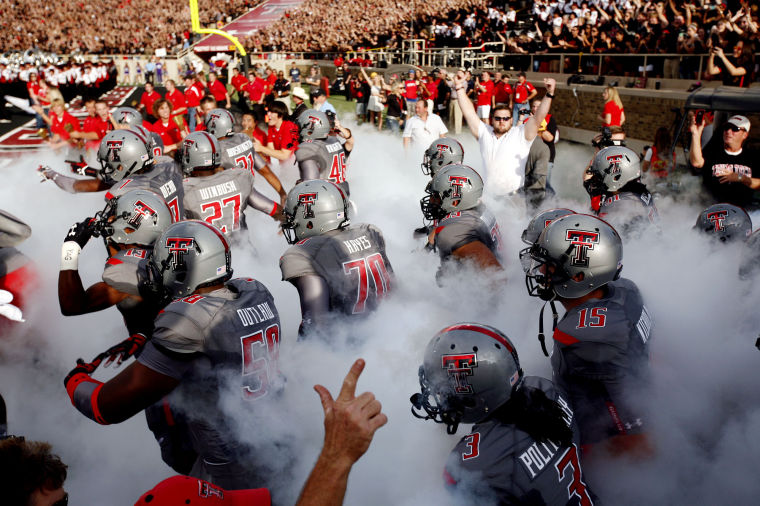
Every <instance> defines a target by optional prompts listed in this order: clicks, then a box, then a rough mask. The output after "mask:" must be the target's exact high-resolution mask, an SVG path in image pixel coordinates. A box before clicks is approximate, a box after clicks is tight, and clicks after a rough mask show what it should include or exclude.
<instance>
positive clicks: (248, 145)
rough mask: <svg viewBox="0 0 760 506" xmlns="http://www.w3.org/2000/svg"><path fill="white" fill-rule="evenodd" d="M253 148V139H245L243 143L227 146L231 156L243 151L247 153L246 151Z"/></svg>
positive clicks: (228, 153)
mask: <svg viewBox="0 0 760 506" xmlns="http://www.w3.org/2000/svg"><path fill="white" fill-rule="evenodd" d="M252 149H253V142H252V141H245V142H244V143H242V144H238V145H237V146H235V147H232V148H227V155H229V156H230V157H232V156H236V155H239V154H241V153H245V152H246V151H249V150H252Z"/></svg>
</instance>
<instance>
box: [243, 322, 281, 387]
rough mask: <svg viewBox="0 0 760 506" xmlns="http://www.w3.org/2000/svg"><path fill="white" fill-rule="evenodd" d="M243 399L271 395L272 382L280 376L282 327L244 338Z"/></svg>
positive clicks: (271, 327)
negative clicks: (278, 362) (278, 365)
mask: <svg viewBox="0 0 760 506" xmlns="http://www.w3.org/2000/svg"><path fill="white" fill-rule="evenodd" d="M240 345H241V346H242V348H243V353H242V355H243V381H244V382H245V383H246V384H244V385H243V398H244V399H246V400H249V401H252V400H256V399H259V398H261V397H264V396H265V395H266V394H267V393H269V388H270V386H271V385H270V383H271V381H272V380H273V379H274V378H275V377H276V376H277V374H279V369H278V367H277V361H278V359H279V357H280V326H279V325H277V324H274V325H270V326H269V327H267V328H266V330H263V331H261V330H259V331H258V332H256V333H255V334H250V335H247V336H242V337H241V338H240Z"/></svg>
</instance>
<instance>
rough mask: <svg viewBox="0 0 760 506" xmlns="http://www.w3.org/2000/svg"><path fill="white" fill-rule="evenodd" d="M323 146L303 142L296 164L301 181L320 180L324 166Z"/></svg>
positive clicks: (298, 151)
mask: <svg viewBox="0 0 760 506" xmlns="http://www.w3.org/2000/svg"><path fill="white" fill-rule="evenodd" d="M321 148H322V146H321V145H320V144H317V143H315V142H302V143H301V144H299V145H298V149H297V150H296V162H297V163H298V170H299V172H300V174H301V179H303V180H304V181H306V180H308V179H319V178H320V176H319V173H320V169H322V168H323V167H322V165H324V163H322V162H323V160H322V158H323V157H322V149H321Z"/></svg>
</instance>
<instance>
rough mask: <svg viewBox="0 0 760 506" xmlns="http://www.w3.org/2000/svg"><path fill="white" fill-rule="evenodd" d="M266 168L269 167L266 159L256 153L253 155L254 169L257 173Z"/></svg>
mask: <svg viewBox="0 0 760 506" xmlns="http://www.w3.org/2000/svg"><path fill="white" fill-rule="evenodd" d="M266 166H267V161H266V160H264V157H263V156H261V155H260V154H258V153H256V152H254V153H253V168H254V169H255V170H256V172H260V171H261V169H263V168H264V167H266Z"/></svg>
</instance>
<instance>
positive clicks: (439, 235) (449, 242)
mask: <svg viewBox="0 0 760 506" xmlns="http://www.w3.org/2000/svg"><path fill="white" fill-rule="evenodd" d="M465 213H466V211H465ZM483 228H484V225H483V222H482V221H481V220H479V219H477V218H476V217H475V216H470V215H468V214H464V213H463V214H462V215H461V216H459V217H450V218H445V219H443V220H441V222H440V223H439V225H438V227H436V230H435V232H436V233H435V246H436V248H438V254H439V255H440V256H441V259H445V258H448V257H450V256H451V254H452V253H453V252H454V251H455V250H457V249H459V248H461V247H462V246H464V245H465V244H469V243H471V242H473V241H481V242H483V243H484V244H487V242H486V241H485V240H484V238H483V236H484V231H483V230H482V229H483Z"/></svg>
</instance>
